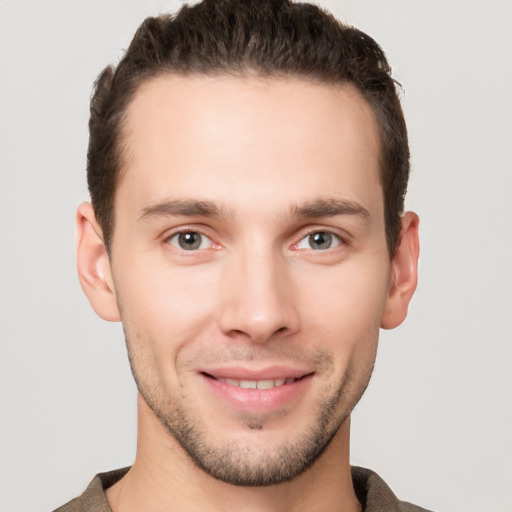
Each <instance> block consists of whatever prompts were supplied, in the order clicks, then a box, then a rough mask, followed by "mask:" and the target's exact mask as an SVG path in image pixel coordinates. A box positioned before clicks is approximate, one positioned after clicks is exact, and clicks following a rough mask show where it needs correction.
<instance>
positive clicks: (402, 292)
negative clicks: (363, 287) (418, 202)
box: [381, 212, 420, 329]
mask: <svg viewBox="0 0 512 512" xmlns="http://www.w3.org/2000/svg"><path fill="white" fill-rule="evenodd" d="M418 226H419V218H418V216H417V215H416V214H415V213H412V212H406V213H404V215H403V216H402V229H401V230H400V238H399V240H398V247H397V248H396V251H395V254H394V255H393V258H392V260H391V282H390V287H389V293H388V298H387V300H386V307H385V309H384V314H383V316H382V321H381V327H382V328H383V329H394V328H395V327H397V326H399V325H400V324H401V323H402V322H403V321H404V320H405V317H406V316H407V310H408V307H409V302H410V301H411V299H412V296H413V294H414V291H415V290H416V284H417V282H418V257H419V253H420V243H419V238H418Z"/></svg>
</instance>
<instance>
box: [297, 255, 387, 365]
mask: <svg viewBox="0 0 512 512" xmlns="http://www.w3.org/2000/svg"><path fill="white" fill-rule="evenodd" d="M381 267H382V268H381ZM331 270H334V269H331ZM337 270H339V271H330V272H324V273H322V272H319V273H317V274H316V275H314V276H311V277H312V279H311V280H310V282H314V283H315V286H314V288H313V289H311V287H309V292H307V293H306V288H307V286H304V285H303V287H302V288H303V292H302V293H300V295H301V296H302V297H304V298H306V301H305V302H304V306H303V307H302V311H303V312H304V314H305V315H306V316H307V318H308V320H307V321H306V322H305V324H309V326H310V327H312V328H313V329H314V331H315V332H317V333H319V337H320V339H321V340H324V342H327V343H329V345H330V348H331V349H332V350H333V352H337V353H338V355H339V356H340V357H342V358H344V359H349V358H350V357H351V355H352V354H353V353H355V352H359V353H362V352H364V351H370V352H372V351H374V350H375V346H376V343H377V339H378V333H379V328H380V323H381V319H382V315H383V312H384V307H385V303H386V298H387V290H388V279H389V277H388V276H389V267H388V266H386V265H381V266H379V268H377V267H376V265H374V266H373V267H372V266H370V265H364V264H363V265H361V266H360V265H357V266H356V265H349V264H347V265H344V266H340V267H339V269H337Z"/></svg>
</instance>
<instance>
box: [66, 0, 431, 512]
mask: <svg viewBox="0 0 512 512" xmlns="http://www.w3.org/2000/svg"><path fill="white" fill-rule="evenodd" d="M408 158H409V151H408V144H407V132H406V128H405V123H404V120H403V115H402V111H401V108H400V104H399V101H398V98H397V95H396V91H395V84H394V82H393V79H392V78H391V76H390V68H389V66H388V63H387V61H386V58H385V56H384V54H383V53H382V51H381V49H380V48H379V46H378V45H377V44H376V43H375V42H374V41H373V40H372V39H371V38H369V37H368V36H367V35H365V34H363V33H362V32H360V31H358V30H356V29H354V28H349V27H346V26H344V25H342V24H340V23H339V22H338V21H336V20H335V19H334V18H332V17H331V16H330V15H329V14H327V13H325V12H323V11H321V10H320V9H319V8H317V7H315V6H313V5H309V4H293V3H290V2H289V1H287V0H280V1H277V0H261V1H254V2H243V1H241V0H205V1H203V2H202V3H200V4H198V5H196V6H193V7H184V8H182V10H181V11H180V12H179V13H178V14H177V15H176V16H175V17H173V16H161V17H158V18H150V19H147V20H146V21H145V22H144V23H143V24H142V25H141V27H140V28H139V30H138V31H137V33H136V35H135V37H134V39H133V41H132V43H131V45H130V47H129V48H128V50H127V52H126V54H125V56H124V57H123V59H122V60H121V62H120V63H119V65H118V66H117V68H116V69H114V68H112V67H109V68H107V69H106V70H105V71H104V72H103V73H102V74H101V75H100V77H99V79H98V81H97V83H96V88H95V92H94V95H93V98H92V100H91V119H90V143H89V152H88V183H89V189H90V192H91V199H92V201H91V203H92V204H88V203H87V204H82V205H81V206H80V207H79V209H78V213H77V231H78V251H77V255H78V270H79V276H80V282H81V285H82V288H83V289H84V291H85V293H86V294H87V296H88V298H89V301H90V302H91V305H92V307H93V308H94V310H95V311H96V312H97V313H98V315H100V316H101V317H102V318H104V319H106V320H109V321H119V320H120V321H122V322H123V327H124V331H125V335H126V343H127V347H128V355H129V359H130V364H131V368H132V372H133V375H134V377H135V380H136V382H137V386H138V390H139V396H138V443H137V455H136V459H135V462H134V464H133V466H132V467H131V468H130V469H128V468H127V469H122V470H118V471H114V472H111V473H106V474H102V475H98V476H97V477H96V478H95V479H94V480H93V481H92V483H91V485H90V486H89V487H88V489H87V490H86V491H85V492H84V494H83V495H82V496H81V497H79V498H77V499H75V500H73V501H72V502H70V503H68V504H67V505H65V506H63V507H61V508H60V509H58V510H59V511H62V512H64V511H75V510H76V511H77V510H84V511H86V510H91V511H92V510H94V511H96V510H97V511H108V510H112V511H113V512H130V511H136V510H137V511H140V510H152V511H159V510H179V511H195V510H202V511H204V510H209V511H210V510H211V511H220V510H222V511H225V510H237V511H245V510H250V511H263V510H264V511H278V510H279V511H281V510H286V511H299V510H307V511H315V510H318V511H337V510H340V511H341V510H344V511H357V510H366V511H377V510H378V511H384V510H411V511H412V510H422V509H419V508H418V507H415V506H413V505H410V504H407V503H404V502H400V501H399V500H398V499H397V498H396V497H395V496H394V494H393V493H392V491H391V490H390V489H389V488H388V487H387V486H386V484H385V483H384V481H383V480H381V479H380V478H379V477H378V476H377V475H376V474H375V473H372V472H371V471H369V470H365V469H362V468H351V467H350V463H349V429H350V413H351V411H352V410H353V408H354V406H355V405H356V403H357V402H358V400H359V399H360V397H361V395H362V393H363V392H364V390H365V388H366V386H367V384H368V381H369V379H370V375H371V372H372V369H373V365H374V361H375V355H376V349H377V341H378V333H379V329H380V328H381V327H382V328H385V329H391V328H394V327H396V326H397V325H399V324H400V323H401V322H402V321H403V320H404V319H405V317H406V314H407V308H408V304H409V301H410V299H411V297H412V295H413V293H414V290H415V287H416V279H417V271H416V268H417V259H418V252H419V245H418V218H417V216H416V215H415V214H413V213H411V212H407V213H404V212H403V204H404V196H405V191H406V187H407V180H408V174H409V163H408V162H409V160H408Z"/></svg>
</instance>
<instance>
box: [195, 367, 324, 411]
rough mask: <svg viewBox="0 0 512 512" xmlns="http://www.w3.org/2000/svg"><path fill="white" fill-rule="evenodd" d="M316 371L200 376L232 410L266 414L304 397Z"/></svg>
mask: <svg viewBox="0 0 512 512" xmlns="http://www.w3.org/2000/svg"><path fill="white" fill-rule="evenodd" d="M314 374H315V372H307V371H305V372H304V371H293V370H289V369H288V370H280V371H276V370H269V371H266V372H249V371H245V370H238V369H231V370H218V371H202V372H200V376H201V377H202V380H203V382H204V383H205V384H206V389H208V390H209V391H210V392H211V393H213V396H215V397H217V398H218V399H220V400H221V401H222V402H224V403H225V404H227V405H228V406H229V408H231V409H234V410H239V411H245V412H247V413H262V412H270V411H272V410H277V409H280V408H282V407H285V406H286V407H287V406H289V405H291V404H292V403H297V402H298V401H299V400H301V398H302V397H304V396H305V395H306V394H307V393H308V390H309V388H310V386H311V384H312V382H313V380H314V379H313V377H314Z"/></svg>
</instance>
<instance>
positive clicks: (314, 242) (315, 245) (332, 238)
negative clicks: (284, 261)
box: [296, 231, 341, 251]
mask: <svg viewBox="0 0 512 512" xmlns="http://www.w3.org/2000/svg"><path fill="white" fill-rule="evenodd" d="M340 244H341V239H340V237H339V236H337V235H335V234H334V233H330V232H329V231H315V232H314V233H310V234H309V235H307V236H305V237H304V238H303V239H302V240H301V241H300V242H299V243H298V244H297V245H296V247H297V249H312V250H313V251H325V250H326V249H332V248H333V247H336V246H338V245H340Z"/></svg>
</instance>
